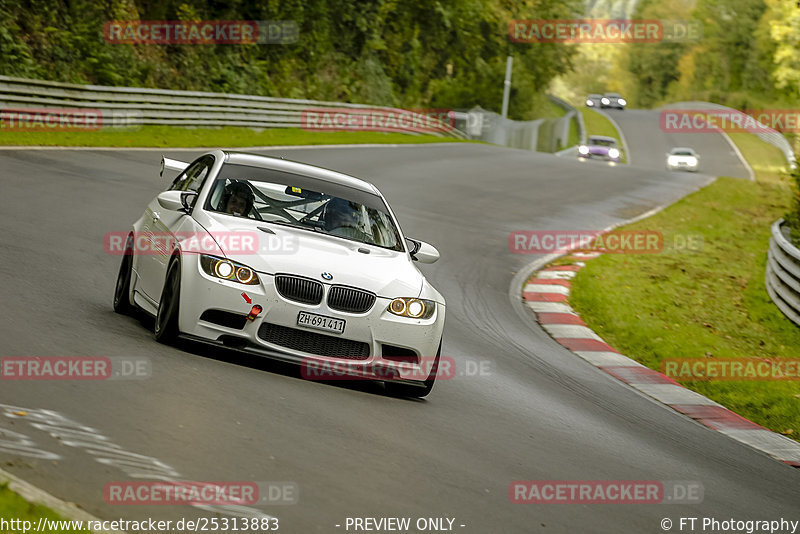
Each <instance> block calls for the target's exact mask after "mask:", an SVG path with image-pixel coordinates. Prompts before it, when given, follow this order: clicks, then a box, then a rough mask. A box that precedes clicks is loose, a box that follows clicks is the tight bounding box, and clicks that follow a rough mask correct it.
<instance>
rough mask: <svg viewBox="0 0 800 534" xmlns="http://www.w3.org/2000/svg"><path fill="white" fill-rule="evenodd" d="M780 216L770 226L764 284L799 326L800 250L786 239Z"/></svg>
mask: <svg viewBox="0 0 800 534" xmlns="http://www.w3.org/2000/svg"><path fill="white" fill-rule="evenodd" d="M784 230H788V229H785V228H783V219H779V220H777V221H775V223H774V224H773V225H772V236H771V237H770V240H769V252H768V253H767V273H766V280H765V282H766V286H767V293H769V296H770V298H771V299H772V302H774V303H775V305H776V306H777V307H778V308H780V310H781V311H782V312H783V314H784V315H786V317H788V318H789V319H791V321H792V322H794V323H795V324H796V325H798V326H800V249H798V248H797V247H795V246H794V245H792V244H791V243H790V242H789V239H788V238H787V235H786V234H785V233H784Z"/></svg>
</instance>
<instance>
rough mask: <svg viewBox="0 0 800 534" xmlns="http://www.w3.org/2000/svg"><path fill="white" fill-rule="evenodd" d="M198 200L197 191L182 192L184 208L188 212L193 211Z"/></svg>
mask: <svg viewBox="0 0 800 534" xmlns="http://www.w3.org/2000/svg"><path fill="white" fill-rule="evenodd" d="M196 202H197V193H195V192H194V191H184V192H182V193H181V204H183V209H185V210H186V213H189V212H190V211H192V208H194V205H195V203H196Z"/></svg>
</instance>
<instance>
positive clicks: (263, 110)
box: [0, 76, 467, 138]
mask: <svg viewBox="0 0 800 534" xmlns="http://www.w3.org/2000/svg"><path fill="white" fill-rule="evenodd" d="M42 108H48V109H49V108H61V109H70V108H73V109H74V108H94V109H98V110H100V111H101V112H102V114H103V124H104V125H106V126H119V127H125V126H141V125H171V126H194V127H197V126H209V127H216V126H243V127H249V128H301V127H302V126H303V122H302V116H303V112H304V111H306V110H308V109H320V108H326V109H332V110H341V111H342V112H343V113H348V110H349V111H350V112H351V113H353V114H356V115H357V114H359V113H361V114H363V113H364V112H365V111H374V112H375V113H376V114H392V113H398V114H405V115H408V114H409V113H412V114H414V115H416V113H415V112H410V111H409V110H400V109H396V108H389V107H381V106H367V105H362V104H347V103H341V102H320V101H315V100H295V99H289V98H273V97H266V96H255V95H239V94H225V93H205V92H199V91H174V90H167V89H146V88H138V87H111V86H102V85H78V84H70V83H61V82H49V81H43V80H29V79H24V78H12V77H9V76H0V111H1V110H4V109H42ZM428 125H429V126H428ZM307 129H309V128H307ZM343 129H350V128H343ZM352 129H359V130H367V128H352ZM379 131H396V132H402V133H410V134H419V133H424V134H429V135H436V136H440V137H458V138H466V137H467V136H466V134H464V133H463V132H461V131H459V130H457V129H456V128H454V127H452V126H451V125H449V124H445V123H444V122H442V121H440V120H438V119H428V122H426V128H425V129H424V131H422V132H420V131H419V128H407V127H405V126H404V125H403V124H398V125H396V126H395V125H391V126H386V127H384V128H382V129H380V130H379Z"/></svg>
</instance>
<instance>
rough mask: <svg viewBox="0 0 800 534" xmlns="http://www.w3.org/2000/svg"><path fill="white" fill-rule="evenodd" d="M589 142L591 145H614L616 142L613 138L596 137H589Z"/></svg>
mask: <svg viewBox="0 0 800 534" xmlns="http://www.w3.org/2000/svg"><path fill="white" fill-rule="evenodd" d="M589 144H590V145H593V146H614V145H616V144H617V142H616V141H614V140H613V139H596V138H592V137H590V138H589Z"/></svg>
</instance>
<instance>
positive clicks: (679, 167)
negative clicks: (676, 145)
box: [667, 163, 697, 172]
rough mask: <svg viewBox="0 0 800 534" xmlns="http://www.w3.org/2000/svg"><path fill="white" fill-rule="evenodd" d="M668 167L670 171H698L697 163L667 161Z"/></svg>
mask: <svg viewBox="0 0 800 534" xmlns="http://www.w3.org/2000/svg"><path fill="white" fill-rule="evenodd" d="M667 169H668V170H670V171H689V172H695V171H697V164H695V165H689V164H688V163H667Z"/></svg>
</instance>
